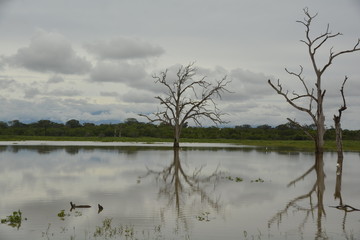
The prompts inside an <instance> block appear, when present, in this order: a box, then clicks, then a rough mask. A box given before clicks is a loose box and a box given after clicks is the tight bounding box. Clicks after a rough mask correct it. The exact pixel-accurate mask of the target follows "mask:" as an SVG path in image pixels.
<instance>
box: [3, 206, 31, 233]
mask: <svg viewBox="0 0 360 240" xmlns="http://www.w3.org/2000/svg"><path fill="white" fill-rule="evenodd" d="M25 220H27V219H26V218H25ZM21 222H22V213H21V211H20V210H18V211H17V212H16V211H15V212H13V214H12V215H9V216H7V217H6V218H4V219H1V223H2V224H8V225H9V226H11V227H17V228H18V229H19V228H20V226H21Z"/></svg>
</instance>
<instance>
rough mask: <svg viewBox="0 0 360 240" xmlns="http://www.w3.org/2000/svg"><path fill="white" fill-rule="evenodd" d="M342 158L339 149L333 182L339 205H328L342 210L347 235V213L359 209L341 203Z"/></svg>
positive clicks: (343, 227)
mask: <svg viewBox="0 0 360 240" xmlns="http://www.w3.org/2000/svg"><path fill="white" fill-rule="evenodd" d="M340 115H341V114H340ZM343 160H344V158H343V154H342V151H341V154H339V152H338V160H337V165H336V183H335V193H334V197H335V200H336V199H339V205H338V206H330V207H332V208H337V209H339V210H342V211H344V217H343V221H342V229H343V232H344V235H345V236H346V237H347V236H348V234H347V232H346V229H345V226H346V217H347V214H348V213H349V212H354V211H360V209H358V208H354V207H352V206H350V205H347V204H344V203H343V199H342V196H341V182H342V169H343ZM347 239H349V238H348V237H347Z"/></svg>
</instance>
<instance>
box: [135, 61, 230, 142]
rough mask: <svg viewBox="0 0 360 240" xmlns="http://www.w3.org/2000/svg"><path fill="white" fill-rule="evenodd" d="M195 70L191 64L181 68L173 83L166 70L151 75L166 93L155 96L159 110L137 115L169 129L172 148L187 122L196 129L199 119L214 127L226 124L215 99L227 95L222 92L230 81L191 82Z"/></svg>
mask: <svg viewBox="0 0 360 240" xmlns="http://www.w3.org/2000/svg"><path fill="white" fill-rule="evenodd" d="M197 70H198V69H197V68H195V67H194V63H190V64H188V65H187V66H185V67H184V66H181V67H180V68H179V70H178V71H177V74H176V76H177V77H176V79H175V80H174V81H171V80H169V79H168V75H167V73H168V71H167V70H166V71H164V72H161V73H160V75H154V76H153V78H154V79H156V81H155V83H160V84H162V85H163V86H164V87H165V89H166V91H167V92H166V95H165V96H157V97H155V98H156V99H158V100H159V101H160V105H161V106H163V109H161V110H159V111H158V112H155V113H153V114H152V115H145V114H139V115H140V116H143V117H146V118H147V119H148V120H149V121H150V122H160V123H163V124H166V125H170V126H172V127H173V129H174V148H177V147H179V142H180V136H181V131H182V129H183V127H184V126H186V124H187V122H188V121H191V120H192V121H193V122H194V123H195V124H197V125H199V126H201V120H202V119H209V120H210V121H211V122H213V123H215V124H216V125H218V124H223V123H227V122H226V121H223V120H222V116H223V115H224V114H223V113H222V112H220V110H219V109H218V107H217V104H216V103H215V98H216V97H218V98H221V95H222V94H223V93H224V92H230V91H229V90H227V89H226V85H227V84H228V83H229V82H230V81H227V80H226V76H225V77H223V78H222V79H221V80H219V81H216V83H215V84H211V83H210V82H208V81H206V80H205V78H206V77H202V78H200V79H195V76H196V73H197Z"/></svg>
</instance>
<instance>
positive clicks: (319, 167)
mask: <svg viewBox="0 0 360 240" xmlns="http://www.w3.org/2000/svg"><path fill="white" fill-rule="evenodd" d="M314 170H315V171H316V182H315V184H314V185H313V187H312V188H311V189H310V191H309V192H307V193H305V194H303V195H300V196H298V197H296V198H294V199H292V200H291V201H289V202H288V203H287V204H286V206H285V208H284V209H282V210H280V211H279V212H278V213H277V214H275V215H274V216H273V217H272V218H271V219H270V220H269V221H268V227H269V228H270V227H271V225H272V224H273V223H274V222H277V224H278V225H279V224H280V223H281V221H282V218H283V216H284V215H286V214H287V213H288V211H289V210H290V209H295V212H304V213H305V218H304V220H303V221H302V222H301V224H300V225H299V230H300V231H302V229H303V228H304V226H305V223H306V222H307V220H308V218H309V216H313V217H314V211H315V209H317V210H318V211H317V230H318V233H317V234H318V236H322V235H323V234H324V233H323V231H322V223H321V220H322V216H323V215H326V213H325V209H324V204H323V196H324V191H325V183H324V180H325V173H324V161H323V155H322V154H316V159H315V164H314V165H313V166H312V167H311V168H309V169H308V170H307V171H306V172H305V173H304V174H302V175H301V176H300V177H298V178H296V179H294V180H293V181H291V182H290V183H289V184H288V185H287V187H290V186H292V185H295V184H296V183H297V182H298V181H300V180H303V179H304V178H305V177H306V176H308V175H309V174H310V173H311V172H312V171H314ZM313 193H316V196H317V204H316V205H314V204H313V201H312V200H313V199H312V196H313ZM304 199H309V206H308V207H302V206H300V203H301V201H302V200H304Z"/></svg>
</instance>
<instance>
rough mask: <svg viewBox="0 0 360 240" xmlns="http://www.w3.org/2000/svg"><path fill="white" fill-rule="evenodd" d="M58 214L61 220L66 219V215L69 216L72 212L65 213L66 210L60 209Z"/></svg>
mask: <svg viewBox="0 0 360 240" xmlns="http://www.w3.org/2000/svg"><path fill="white" fill-rule="evenodd" d="M57 215H58V217H59V218H60V219H61V220H63V221H64V220H65V217H68V216H70V214H69V213H67V214H66V213H65V210H60V212H59V213H58V214H57Z"/></svg>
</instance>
